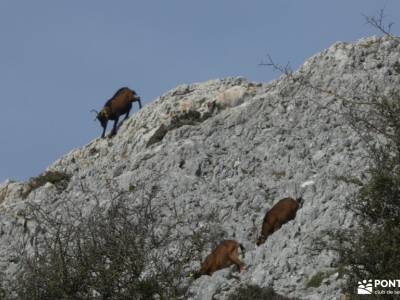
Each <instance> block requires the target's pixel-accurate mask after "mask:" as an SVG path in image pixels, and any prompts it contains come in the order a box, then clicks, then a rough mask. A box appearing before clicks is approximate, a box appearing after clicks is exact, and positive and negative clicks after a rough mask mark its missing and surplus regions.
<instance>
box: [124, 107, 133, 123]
mask: <svg viewBox="0 0 400 300" xmlns="http://www.w3.org/2000/svg"><path fill="white" fill-rule="evenodd" d="M130 112H131V109H128V111H127V112H126V115H125V118H124V120H123V121H122V122H124V121H125V120H126V119H128V118H129V113H130Z"/></svg>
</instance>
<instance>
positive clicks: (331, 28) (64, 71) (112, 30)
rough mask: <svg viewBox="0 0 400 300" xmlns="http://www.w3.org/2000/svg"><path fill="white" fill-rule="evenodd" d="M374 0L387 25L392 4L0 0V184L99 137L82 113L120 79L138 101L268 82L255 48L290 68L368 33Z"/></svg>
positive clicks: (397, 4)
mask: <svg viewBox="0 0 400 300" xmlns="http://www.w3.org/2000/svg"><path fill="white" fill-rule="evenodd" d="M383 7H385V9H386V14H387V18H388V20H390V21H393V22H395V24H394V27H393V32H394V33H398V29H399V28H400V27H399V26H400V17H399V11H400V1H396V0H386V1H382V0H335V1H328V0H326V1H324V0H303V1H300V0H279V1H266V0H260V1H252V0H249V1H243V0H242V1H237V0H202V1H188V0H185V1H184V0H179V1H178V0H168V1H162V0H159V1H153V0H147V1H132V0H130V1H122V0H120V1H109V0H85V1H82V0H79V1H78V0H68V1H54V0H37V1H28V0H26V1H20V0H2V1H1V2H0V39H1V44H0V45H1V46H0V104H1V106H0V107H1V110H0V111H1V117H0V129H1V135H0V137H1V139H0V182H2V181H4V180H5V179H6V178H10V179H14V180H26V179H28V178H29V177H32V176H36V175H38V174H39V173H41V172H42V171H43V170H44V169H45V168H46V167H47V166H48V165H49V164H51V163H52V162H53V161H54V160H56V159H57V158H59V157H60V156H61V155H63V154H65V153H67V152H69V151H70V150H71V149H73V148H77V147H80V146H83V145H85V144H87V143H88V142H90V141H91V140H92V139H94V138H97V137H98V136H100V134H101V128H100V125H99V124H98V123H95V122H93V118H94V115H93V114H91V113H90V110H91V109H93V108H94V109H99V108H101V107H102V106H103V104H104V102H105V101H106V100H107V99H109V98H110V97H111V96H112V95H113V94H114V92H115V91H116V90H117V89H118V88H120V87H122V86H129V87H131V88H133V89H135V90H136V91H137V92H138V94H139V95H140V96H141V97H142V99H143V100H144V103H149V102H151V101H152V100H154V99H155V98H156V97H157V96H159V95H161V94H162V93H164V92H166V91H167V90H169V89H172V88H174V87H175V86H177V85H178V84H181V83H191V82H198V81H205V80H209V79H214V78H223V77H227V76H245V77H247V78H248V79H250V80H254V81H263V82H266V81H270V80H271V79H274V78H276V77H277V76H278V75H279V74H277V73H275V72H274V71H272V70H271V69H268V68H266V67H260V66H258V64H259V62H260V61H261V60H262V59H263V58H264V57H265V55H266V53H269V54H271V55H272V57H273V58H274V59H275V60H276V61H277V62H280V63H286V62H287V61H290V63H291V65H292V66H293V67H294V68H297V67H298V66H299V65H301V64H302V63H303V62H304V60H305V59H307V58H308V57H310V56H312V55H313V54H315V53H317V52H319V51H321V50H323V49H325V48H327V47H329V46H330V45H331V44H333V43H334V42H336V41H353V40H357V39H359V38H361V37H365V36H370V35H373V34H378V32H377V31H376V30H374V29H373V28H372V27H370V26H368V25H366V24H365V20H364V18H363V16H362V14H365V15H374V14H376V12H377V11H378V10H379V9H380V8H383ZM136 109H137V108H136V106H135V111H136ZM109 127H111V126H110V125H109Z"/></svg>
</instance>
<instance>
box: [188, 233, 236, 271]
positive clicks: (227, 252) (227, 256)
mask: <svg viewBox="0 0 400 300" xmlns="http://www.w3.org/2000/svg"><path fill="white" fill-rule="evenodd" d="M239 248H240V250H241V252H242V254H243V256H244V247H243V245H242V244H240V243H238V242H236V241H234V240H225V241H223V242H222V243H221V244H219V245H218V246H217V248H215V249H214V250H213V252H211V254H209V255H208V256H207V257H206V259H205V260H204V262H203V263H202V265H201V268H200V271H198V272H196V273H195V275H194V278H198V277H200V276H201V275H209V276H211V275H212V274H213V273H214V272H215V271H218V270H221V269H224V268H228V267H229V266H231V265H236V266H237V267H238V269H239V272H241V271H243V270H244V263H243V262H242V261H241V260H240V259H239Z"/></svg>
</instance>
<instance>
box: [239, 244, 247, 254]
mask: <svg viewBox="0 0 400 300" xmlns="http://www.w3.org/2000/svg"><path fill="white" fill-rule="evenodd" d="M239 247H240V250H241V251H242V254H243V258H244V256H245V251H246V249H245V248H244V246H243V245H242V244H241V243H239Z"/></svg>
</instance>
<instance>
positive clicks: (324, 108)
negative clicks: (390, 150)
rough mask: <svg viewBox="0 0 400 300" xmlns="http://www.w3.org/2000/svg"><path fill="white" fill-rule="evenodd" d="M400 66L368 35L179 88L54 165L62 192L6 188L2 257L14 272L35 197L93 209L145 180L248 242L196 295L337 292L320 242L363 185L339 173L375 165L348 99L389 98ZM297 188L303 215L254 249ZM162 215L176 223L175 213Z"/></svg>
mask: <svg viewBox="0 0 400 300" xmlns="http://www.w3.org/2000/svg"><path fill="white" fill-rule="evenodd" d="M399 74H400V44H399V42H398V41H397V40H395V39H392V38H389V37H385V38H378V37H371V38H366V39H362V40H360V41H358V42H356V43H336V44H334V45H333V46H331V47H330V48H329V49H327V50H325V51H323V52H321V53H319V54H317V55H315V56H313V57H312V58H310V59H309V60H308V61H306V63H305V64H304V65H303V66H302V67H301V68H300V69H299V70H298V71H296V72H294V73H293V75H292V76H282V77H281V78H279V79H277V80H275V81H273V82H270V83H266V84H260V83H253V82H249V81H247V80H246V79H244V78H227V79H223V80H211V81H207V82H204V83H195V84H187V85H181V86H178V87H177V88H176V89H174V90H172V91H169V92H167V93H166V94H164V95H162V96H160V97H159V98H157V99H156V100H155V101H153V102H152V103H151V104H149V105H147V106H146V107H144V108H143V109H142V110H141V111H139V112H138V113H137V114H135V115H134V116H132V117H131V118H130V119H128V120H127V121H126V122H124V124H123V125H122V126H121V127H120V129H119V132H118V134H117V135H116V136H115V137H114V138H112V139H96V140H94V141H92V142H91V143H89V144H88V145H86V146H84V147H82V148H81V149H76V150H73V151H71V152H70V153H68V154H67V155H65V156H64V157H62V158H60V159H59V160H57V161H56V162H54V163H53V164H52V165H51V166H49V167H48V170H47V171H52V172H56V171H57V172H63V173H67V174H70V175H71V178H69V181H68V182H67V185H66V186H64V187H63V188H62V189H60V188H59V187H57V185H56V184H54V183H51V182H47V183H43V184H38V186H35V188H34V189H33V188H32V186H30V190H28V191H27V189H29V184H28V183H18V182H10V181H7V182H5V183H3V184H2V185H0V255H1V256H2V258H3V259H2V261H1V263H0V266H1V268H2V269H3V270H5V271H6V272H7V274H12V272H13V271H14V269H15V263H14V261H13V260H12V259H11V257H12V256H13V245H14V243H15V237H16V236H17V234H16V233H17V232H20V234H29V230H28V231H27V230H26V228H28V229H31V230H34V229H33V228H34V224H30V222H29V220H27V219H26V218H25V217H24V209H25V206H26V203H27V202H30V201H33V202H35V203H40V204H41V205H45V206H48V207H49V208H54V209H55V210H56V209H57V207H58V206H59V205H60V203H62V202H65V201H66V200H68V201H70V202H71V205H73V203H76V204H79V205H83V206H84V207H86V208H87V209H90V205H91V201H92V200H91V195H92V194H96V195H97V197H98V199H99V200H100V202H101V203H104V204H106V203H107V201H109V197H108V196H107V195H109V194H108V193H107V191H108V189H109V187H110V185H113V186H116V187H118V188H119V189H122V190H125V191H129V192H130V193H132V195H133V197H136V198H138V199H139V198H140V197H142V196H143V193H142V190H143V189H144V188H145V187H148V186H157V187H158V189H159V191H160V192H159V193H158V194H157V196H156V199H154V201H156V202H159V203H165V204H168V205H170V206H174V207H176V208H177V209H179V210H180V211H182V212H184V213H185V214H187V215H188V216H191V217H193V219H196V220H200V222H196V223H195V224H193V227H196V226H201V219H202V215H204V214H205V213H207V212H210V211H214V212H215V213H217V214H218V220H219V224H218V225H219V226H220V227H221V228H222V230H223V232H224V233H225V234H224V238H232V239H236V240H238V241H240V242H241V243H243V244H244V246H245V248H246V249H247V251H246V258H245V263H246V264H247V269H246V271H245V272H243V273H242V274H240V276H239V278H240V280H239V279H235V278H232V277H230V276H228V274H229V272H230V271H229V270H221V271H219V272H216V273H215V274H214V275H213V276H212V277H207V276H203V277H201V278H199V279H198V280H196V281H194V282H193V284H192V285H191V287H190V291H189V295H188V297H189V298H190V299H225V298H226V296H227V295H228V294H229V293H230V292H232V290H233V289H234V288H235V287H237V286H238V285H239V284H244V283H252V284H257V285H260V286H273V288H274V289H275V290H276V291H277V292H278V293H280V294H283V295H286V296H289V297H298V298H302V299H338V298H339V297H340V284H341V279H339V278H338V270H337V269H336V267H335V261H336V256H335V253H332V252H330V251H326V250H320V251H315V250H313V243H314V241H315V239H318V238H322V235H323V234H324V231H325V230H329V229H335V228H348V227H351V226H354V220H353V216H352V215H351V213H349V212H347V211H346V210H344V209H343V204H344V201H345V200H346V199H348V198H349V197H352V195H353V193H354V192H355V191H356V186H352V185H347V184H345V183H344V182H342V181H339V180H337V178H338V177H340V176H349V175H351V176H355V177H361V176H363V174H364V173H365V171H366V168H367V163H366V160H365V157H364V154H365V149H364V146H363V143H362V142H361V140H360V138H359V136H358V134H357V133H356V132H355V131H354V130H353V129H352V128H350V127H349V126H348V125H347V121H346V120H345V117H344V114H343V113H344V112H345V109H346V108H345V107H346V103H345V100H343V99H342V97H343V98H355V97H356V98H363V97H365V98H368V95H369V93H370V92H371V91H380V92H382V93H383V94H388V95H390V93H391V91H393V90H398V88H399V86H400V76H399ZM232 87H238V88H236V89H240V93H237V94H235V95H233V96H232V103H233V104H232V105H230V104H229V105H224V107H223V108H221V109H219V110H217V111H215V112H214V113H212V114H211V113H209V112H208V110H207V103H208V102H209V101H213V100H217V99H221V97H222V96H221V95H222V94H223V97H222V98H223V100H224V101H225V102H227V101H228V102H229V97H231V96H230V94H232V93H225V94H224V92H225V91H226V90H228V89H230V88H232ZM238 94H240V95H239V96H238ZM337 95H341V97H337ZM237 97H242V98H241V99H237ZM299 194H302V196H303V198H304V205H303V207H302V208H301V209H300V210H299V211H298V213H297V217H296V219H295V220H293V221H291V222H289V223H287V224H285V225H283V226H282V228H281V229H280V230H279V231H277V232H275V233H274V234H273V235H272V236H270V237H269V239H268V240H267V242H266V243H265V244H264V245H262V246H260V247H256V246H255V241H256V238H257V235H258V233H259V230H260V227H261V222H262V219H263V217H264V214H265V212H266V210H267V209H268V208H270V207H271V206H272V205H273V204H274V203H276V201H277V200H279V199H280V198H283V197H286V196H298V195H299ZM162 218H163V220H164V222H174V221H175V220H174V217H173V214H172V211H169V210H166V211H165V213H164V214H163V216H162ZM24 228H25V230H24ZM26 231H27V233H24V232H26ZM210 250H211V249H210ZM317 274H324V276H323V277H324V278H323V280H322V283H321V285H320V286H319V287H310V286H308V282H309V281H310V279H311V278H313V276H315V275H317Z"/></svg>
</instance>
